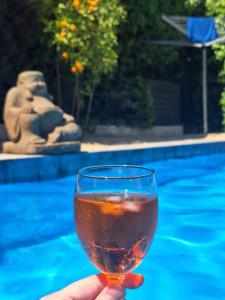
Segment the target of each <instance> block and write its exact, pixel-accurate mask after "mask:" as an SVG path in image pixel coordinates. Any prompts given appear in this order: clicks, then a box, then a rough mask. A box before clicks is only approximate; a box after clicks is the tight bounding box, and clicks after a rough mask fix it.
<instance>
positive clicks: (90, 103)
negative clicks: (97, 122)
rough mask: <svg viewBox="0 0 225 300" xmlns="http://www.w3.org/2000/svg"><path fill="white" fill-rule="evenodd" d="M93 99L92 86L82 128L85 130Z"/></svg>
mask: <svg viewBox="0 0 225 300" xmlns="http://www.w3.org/2000/svg"><path fill="white" fill-rule="evenodd" d="M93 99H94V88H92V91H91V94H90V96H89V101H88V109H87V113H86V118H85V124H84V129H85V130H87V128H88V125H89V121H90V115H91V109H92V103H93Z"/></svg>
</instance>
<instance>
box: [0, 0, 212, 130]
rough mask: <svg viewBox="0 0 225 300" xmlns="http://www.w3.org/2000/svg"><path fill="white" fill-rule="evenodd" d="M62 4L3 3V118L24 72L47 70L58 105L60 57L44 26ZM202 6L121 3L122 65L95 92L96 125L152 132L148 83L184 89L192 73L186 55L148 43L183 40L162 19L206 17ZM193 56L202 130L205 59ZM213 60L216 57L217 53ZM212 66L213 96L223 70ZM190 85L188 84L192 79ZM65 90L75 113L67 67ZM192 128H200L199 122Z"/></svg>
mask: <svg viewBox="0 0 225 300" xmlns="http://www.w3.org/2000/svg"><path fill="white" fill-rule="evenodd" d="M61 1H62V0H23V1H22V0H1V1H0V45H1V47H0V117H1V115H2V107H3V101H4V97H5V93H6V91H7V90H8V89H9V88H10V87H11V86H13V85H14V84H15V81H16V77H17V74H18V73H19V72H21V71H23V70H28V69H39V70H41V71H43V72H44V74H45V77H46V80H47V83H48V87H49V91H50V93H52V94H53V95H54V97H55V100H56V102H58V97H57V94H58V93H57V80H56V79H57V76H56V52H55V49H53V48H52V47H51V46H50V45H51V42H50V36H49V34H48V33H46V32H45V23H46V21H48V20H49V19H52V18H53V17H54V15H53V12H54V7H56V6H57V4H58V3H59V2H61ZM66 1H67V0H66ZM102 1H104V0H102ZM198 2H200V3H202V4H201V5H198V6H190V7H185V1H179V0H171V1H165V0H139V1H134V0H121V3H122V4H123V5H124V6H125V8H126V10H127V20H126V22H125V23H124V24H122V26H121V28H120V31H119V49H118V50H119V65H118V68H117V72H116V73H115V75H113V78H108V77H107V78H104V80H102V83H101V86H100V87H99V88H98V90H97V91H96V94H95V100H94V107H93V111H92V114H91V121H92V124H123V125H129V126H136V127H138V126H139V127H150V126H151V125H152V124H153V122H152V121H153V119H154V117H153V112H152V102H153V100H154V99H152V97H151V94H150V93H149V90H148V88H146V83H147V82H148V79H158V80H167V81H171V82H177V83H181V84H182V80H181V79H182V78H185V76H187V75H185V73H187V72H186V70H185V68H184V66H183V65H182V61H181V59H180V58H181V56H180V53H184V51H186V50H183V49H180V48H175V47H166V46H163V47H162V46H153V45H151V44H148V43H147V41H148V40H161V39H176V38H179V37H180V34H179V33H177V31H176V30H174V29H172V28H171V27H170V26H168V25H167V24H165V22H163V21H162V20H161V14H162V13H164V14H168V15H185V16H188V15H200V16H201V15H205V7H204V1H198ZM192 52H193V54H192V58H191V59H192V63H191V64H192V66H193V68H192V72H191V74H190V75H191V76H192V77H194V80H193V90H192V95H191V93H190V97H193V99H194V100H193V101H194V104H193V107H192V109H191V114H192V115H194V114H195V118H196V119H197V120H198V123H199V124H200V126H201V57H200V54H199V52H198V50H196V51H192ZM209 56H210V57H213V56H212V54H209ZM196 62H197V63H196ZM209 64H210V66H209V68H210V69H211V70H212V72H209V76H211V78H212V79H210V78H209V81H210V82H211V83H210V82H209V84H213V86H214V88H213V89H210V88H209V94H210V93H211V90H215V91H216V90H217V86H216V84H217V83H216V82H215V78H216V76H217V71H218V70H217V68H214V67H213V66H211V62H210V63H209ZM212 65H213V63H212ZM209 71H210V70H209ZM184 75H185V76H184ZM84 76H85V75H84ZM213 80H214V81H213ZM185 82H187V83H188V79H187V80H186V81H185ZM61 88H62V99H63V103H62V106H63V108H64V109H65V110H66V111H67V112H69V113H71V111H72V97H73V90H74V80H73V77H72V76H71V74H70V73H69V72H67V70H66V69H65V68H64V67H63V66H61ZM217 94H218V93H217ZM194 97H196V98H194ZM195 99H196V100H195ZM215 102H216V99H215V97H214V98H210V105H214V104H213V103H215ZM188 105H189V103H187V107H189V109H190V105H189V106H188ZM216 109H217V108H216ZM192 111H193V113H192ZM211 111H213V109H210V112H211ZM85 112H86V102H83V108H82V116H83V117H84V115H85ZM81 121H82V117H81ZM189 123H190V121H189ZM196 124H197V123H196ZM190 125H191V126H195V123H193V124H190Z"/></svg>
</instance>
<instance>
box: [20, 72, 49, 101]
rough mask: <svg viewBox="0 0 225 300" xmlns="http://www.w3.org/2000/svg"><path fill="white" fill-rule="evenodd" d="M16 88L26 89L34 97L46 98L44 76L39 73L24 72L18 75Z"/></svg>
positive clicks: (46, 90)
mask: <svg viewBox="0 0 225 300" xmlns="http://www.w3.org/2000/svg"><path fill="white" fill-rule="evenodd" d="M17 86H20V87H24V88H26V89H28V90H29V91H30V92H31V93H32V94H33V95H36V96H46V97H47V96H48V89H47V85H46V82H45V79H44V75H43V73H41V72H39V71H24V72H22V73H20V74H19V76H18V78H17Z"/></svg>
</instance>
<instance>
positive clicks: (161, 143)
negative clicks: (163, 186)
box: [0, 133, 225, 160]
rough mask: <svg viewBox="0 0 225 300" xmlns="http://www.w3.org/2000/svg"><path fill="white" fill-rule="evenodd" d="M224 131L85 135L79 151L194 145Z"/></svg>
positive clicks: (221, 136) (221, 138)
mask: <svg viewBox="0 0 225 300" xmlns="http://www.w3.org/2000/svg"><path fill="white" fill-rule="evenodd" d="M224 141H225V133H210V134H208V135H205V136H203V135H184V136H182V137H179V138H176V139H168V140H165V139H164V140H162V139H161V140H150V138H148V137H146V139H144V138H142V139H141V140H140V139H138V138H136V139H135V138H132V139H130V138H124V137H123V138H105V137H104V138H101V137H87V138H85V140H84V141H83V142H82V144H81V152H99V151H116V150H126V149H127V150H128V149H130V150H132V149H143V148H158V147H169V146H181V145H195V144H202V143H210V142H212V143H213V142H224ZM41 156H42V155H19V154H5V153H0V160H8V159H9V160H12V159H24V158H27V157H29V158H32V157H41Z"/></svg>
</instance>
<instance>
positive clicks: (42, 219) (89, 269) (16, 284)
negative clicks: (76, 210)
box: [0, 154, 225, 300]
mask: <svg viewBox="0 0 225 300" xmlns="http://www.w3.org/2000/svg"><path fill="white" fill-rule="evenodd" d="M145 165H146V166H148V167H153V168H155V169H156V172H157V181H158V184H159V224H158V229H157V233H156V236H155V239H154V242H153V244H152V247H151V249H150V251H149V253H148V255H147V256H146V258H145V260H144V262H143V263H142V264H141V265H140V267H138V269H137V270H136V272H141V273H143V274H144V276H145V284H144V285H143V286H142V287H141V288H140V289H137V290H135V291H134V290H133V291H128V293H127V299H128V300H131V299H135V300H137V299H138V300H139V299H141V300H149V299H154V300H177V299H179V300H190V299H192V300H203V299H204V300H212V299H225V285H224V277H225V267H224V266H225V154H217V155H210V156H202V157H193V158H188V159H176V160H175V159H174V160H173V159H171V160H167V161H158V162H154V163H150V164H145ZM73 193H74V177H67V178H64V179H58V180H53V181H45V182H39V183H19V184H6V185H1V186H0V201H1V210H0V245H1V249H0V282H1V284H0V299H2V300H12V299H13V300H15V299H16V300H27V299H39V297H41V296H43V295H44V294H47V293H49V292H52V291H55V290H56V289H59V288H61V287H63V286H65V285H67V284H69V283H70V282H72V281H74V280H77V279H79V278H81V277H84V276H86V275H89V274H92V273H95V272H96V270H95V268H94V267H93V266H92V265H91V264H90V263H89V262H88V260H87V259H86V256H85V254H84V253H83V251H82V249H81V246H80V244H79V242H78V239H77V236H76V234H75V233H74V226H73V210H72V206H73V203H72V202H73Z"/></svg>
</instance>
